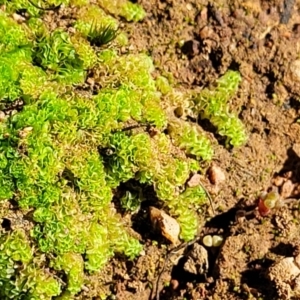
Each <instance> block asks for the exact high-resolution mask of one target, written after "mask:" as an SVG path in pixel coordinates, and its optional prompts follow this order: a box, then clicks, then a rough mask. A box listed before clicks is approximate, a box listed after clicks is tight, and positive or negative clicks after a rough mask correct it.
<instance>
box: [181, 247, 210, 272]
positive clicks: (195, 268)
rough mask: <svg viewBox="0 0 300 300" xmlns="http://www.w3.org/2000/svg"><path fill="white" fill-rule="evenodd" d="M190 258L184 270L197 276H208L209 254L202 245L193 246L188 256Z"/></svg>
mask: <svg viewBox="0 0 300 300" xmlns="http://www.w3.org/2000/svg"><path fill="white" fill-rule="evenodd" d="M187 256H188V258H187V261H186V262H185V264H184V266H183V268H184V270H185V271H186V272H189V273H191V274H195V275H201V274H206V273H207V271H208V253H207V250H206V249H205V248H204V247H203V246H202V245H200V244H197V243H195V244H193V246H192V249H191V250H190V251H189V252H188V254H187Z"/></svg>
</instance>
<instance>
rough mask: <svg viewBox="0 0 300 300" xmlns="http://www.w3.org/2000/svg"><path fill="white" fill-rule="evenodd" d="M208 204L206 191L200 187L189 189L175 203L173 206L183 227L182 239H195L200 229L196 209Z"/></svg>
mask: <svg viewBox="0 0 300 300" xmlns="http://www.w3.org/2000/svg"><path fill="white" fill-rule="evenodd" d="M204 203H206V194H205V191H204V190H203V189H202V188H201V187H200V186H196V187H192V188H191V187H189V188H187V189H186V190H185V191H184V192H183V193H182V194H180V195H179V197H178V198H177V199H176V201H174V203H173V205H171V206H172V209H173V212H174V214H175V215H178V221H179V223H180V225H181V232H180V237H181V238H182V239H183V240H185V241H189V240H191V239H193V238H194V236H195V235H196V234H197V231H198V229H199V221H198V217H197V214H196V213H195V209H197V208H199V206H201V205H203V204H204Z"/></svg>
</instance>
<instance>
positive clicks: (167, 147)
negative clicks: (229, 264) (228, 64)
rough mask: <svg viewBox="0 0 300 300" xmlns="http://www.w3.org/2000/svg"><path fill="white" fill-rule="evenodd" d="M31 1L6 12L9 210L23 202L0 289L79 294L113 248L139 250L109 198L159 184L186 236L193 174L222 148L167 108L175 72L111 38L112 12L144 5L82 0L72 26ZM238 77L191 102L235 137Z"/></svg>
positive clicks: (3, 164) (23, 294)
mask: <svg viewBox="0 0 300 300" xmlns="http://www.w3.org/2000/svg"><path fill="white" fill-rule="evenodd" d="M33 2H34V1H29V2H27V0H26V1H25V0H13V1H10V2H7V12H6V13H5V12H0V50H1V51H0V52H1V53H0V101H1V102H0V105H1V106H0V108H1V110H3V112H1V114H0V148H1V151H0V180H1V182H0V183H1V184H0V201H1V202H0V208H1V209H0V218H2V219H3V218H7V219H9V220H10V216H11V215H12V214H15V212H16V211H17V212H18V219H19V221H18V222H15V221H14V222H12V224H11V226H10V228H7V230H4V229H2V230H1V231H0V260H1V261H0V298H1V299H36V300H42V299H52V298H53V297H58V298H57V299H74V296H75V295H78V294H79V293H80V292H81V291H82V290H83V288H84V285H85V284H86V283H88V282H89V276H90V275H93V274H95V273H97V272H99V271H100V270H101V269H103V267H104V266H105V265H106V263H107V262H108V261H109V259H110V258H112V257H113V256H114V254H115V253H122V254H124V255H125V256H127V257H128V259H134V258H135V257H136V256H138V255H139V254H140V253H141V250H142V248H143V246H142V244H141V243H140V241H138V240H137V239H136V238H133V237H132V236H131V235H130V234H129V233H128V231H127V229H126V226H125V225H124V223H123V221H122V218H121V216H120V215H119V214H118V213H117V212H116V210H115V209H114V206H113V205H112V199H113V196H114V194H115V191H117V189H118V188H119V187H120V185H121V184H122V183H126V182H127V181H129V180H134V182H136V183H137V184H140V185H151V186H153V188H154V190H155V192H156V195H157V197H158V198H159V199H160V200H161V201H162V202H163V203H164V205H165V207H166V209H168V210H169V212H170V214H171V215H172V216H174V217H175V218H177V220H178V222H179V223H180V225H181V238H182V239H183V240H185V241H188V240H191V239H192V238H193V237H194V236H195V234H196V233H197V229H198V227H199V216H198V215H197V214H196V213H195V211H196V210H197V209H200V206H201V205H202V204H204V203H205V202H206V197H205V193H204V191H203V190H202V188H200V187H194V188H185V183H186V181H187V180H188V178H189V177H190V175H191V174H192V173H194V172H198V171H200V165H199V160H210V159H211V158H212V156H213V150H212V146H211V143H210V141H209V139H208V138H207V137H206V136H205V134H204V133H203V132H202V131H201V130H200V129H199V128H198V127H197V126H196V124H191V123H189V122H186V121H184V120H181V119H178V118H175V117H174V116H171V115H170V114H169V113H167V112H166V111H167V110H166V109H165V108H166V107H168V105H169V104H168V103H167V102H168V101H167V100H166V103H164V107H163V106H162V101H161V100H162V97H165V99H168V97H170V95H171V94H172V92H174V91H173V88H172V87H171V86H169V85H168V83H167V80H166V78H163V77H159V78H158V80H157V82H156V81H155V80H154V79H153V78H152V76H151V72H152V71H153V70H154V66H153V63H152V60H151V59H150V58H149V57H148V56H147V55H145V54H130V53H128V54H124V55H119V54H118V51H117V48H116V47H117V45H118V44H122V43H123V42H124V41H125V40H126V39H124V35H123V37H122V38H121V39H120V40H119V41H117V43H116V44H114V43H112V44H111V42H113V40H114V39H115V38H116V39H118V36H122V32H120V31H119V30H118V31H117V29H118V22H117V20H116V19H115V18H114V17H113V16H111V15H107V14H106V13H105V11H109V12H110V13H111V14H113V15H114V16H116V15H119V16H122V17H124V18H126V19H127V20H128V21H139V20H141V19H142V18H143V16H144V15H145V13H144V11H143V10H142V8H141V7H140V6H138V5H136V4H133V3H130V2H128V1H125V0H122V1H115V2H113V3H114V4H112V3H111V2H107V3H106V1H98V4H99V5H100V6H101V8H100V7H98V6H95V5H85V2H80V3H79V2H78V1H77V2H78V3H77V2H76V1H75V2H74V1H73V2H72V4H73V5H75V6H77V7H78V10H77V14H76V20H74V22H73V23H72V25H73V26H74V28H75V29H76V32H73V33H69V32H67V31H66V30H64V29H62V28H57V29H55V30H50V29H47V27H46V26H44V24H43V21H42V19H39V16H40V15H42V14H43V13H44V11H43V10H40V9H38V8H37V7H38V6H40V5H41V4H40V3H36V4H37V5H32V3H33ZM3 3H4V2H3ZM34 4H35V2H34ZM56 4H57V3H56V2H55V1H52V2H51V1H50V2H49V3H48V5H56ZM58 4H60V3H58ZM87 4H88V3H87ZM64 5H68V2H67V1H66V2H64ZM20 9H27V11H28V13H29V14H28V16H30V18H29V19H28V20H26V22H23V23H22V24H19V23H17V22H16V21H14V20H13V19H12V18H11V17H10V13H12V12H15V11H16V10H20ZM117 35H118V36H117ZM121 40H123V42H122V43H121V42H120V41H121ZM108 45H109V46H108ZM88 74H93V80H94V87H95V88H94V90H93V91H90V92H88V91H87V89H86V84H85V81H86V78H87V75H88ZM226 76H227V77H226ZM228 76H229V77H228ZM239 80H240V79H239V78H238V75H237V74H236V73H229V75H225V77H224V78H222V79H220V80H219V81H218V86H217V89H216V90H215V91H208V90H207V91H203V93H201V94H200V95H199V97H196V98H195V99H193V101H194V103H193V105H192V106H193V109H194V110H195V111H196V112H197V113H200V114H201V117H203V118H209V119H210V120H211V122H212V123H213V124H215V125H216V127H217V128H218V130H219V133H220V134H221V135H225V136H227V137H228V139H229V142H230V143H231V144H232V145H239V144H241V142H242V141H244V139H243V138H241V137H238V136H237V132H238V131H239V129H240V127H241V123H240V122H239V120H238V119H237V118H233V117H232V116H231V115H230V114H228V113H227V106H226V101H227V100H228V97H229V96H230V97H231V96H232V95H233V93H234V92H235V90H236V88H237V83H238V81H239ZM157 87H158V89H157ZM225 91H226V97H225V96H224V94H225ZM227 95H229V96H227ZM214 99H217V102H218V105H217V106H214V105H215V102H214ZM219 102H220V103H219ZM169 106H170V105H169ZM212 107H214V108H215V109H214V110H213V109H212ZM4 112H5V113H4ZM225 117H226V118H227V119H226V118H225ZM225 119H226V120H227V121H226V122H227V123H226V124H225V123H224V122H223V121H224V120H225ZM230 120H231V121H230ZM222 122H223V123H222ZM224 124H225V125H224ZM239 126H240V127H239ZM233 127H234V128H233ZM130 128H131V129H130ZM232 132H234V134H235V135H234V134H232ZM139 189H141V188H139ZM141 195H142V193H141V190H138V192H137V193H136V194H130V193H129V192H126V193H125V196H124V197H122V199H119V200H120V203H121V205H122V207H123V208H125V209H128V210H135V209H136V208H138V206H139V204H140V202H141V201H142V200H143V197H142V196H141Z"/></svg>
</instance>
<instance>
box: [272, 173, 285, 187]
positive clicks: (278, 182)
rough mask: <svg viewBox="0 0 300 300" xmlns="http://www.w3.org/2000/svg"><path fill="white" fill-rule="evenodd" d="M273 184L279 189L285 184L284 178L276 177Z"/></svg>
mask: <svg viewBox="0 0 300 300" xmlns="http://www.w3.org/2000/svg"><path fill="white" fill-rule="evenodd" d="M272 183H273V184H274V185H275V186H277V187H278V186H282V185H283V183H284V178H283V177H281V176H276V177H275V178H273V180H272Z"/></svg>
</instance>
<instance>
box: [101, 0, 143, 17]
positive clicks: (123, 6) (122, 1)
mask: <svg viewBox="0 0 300 300" xmlns="http://www.w3.org/2000/svg"><path fill="white" fill-rule="evenodd" d="M98 3H99V4H100V6H101V7H105V8H106V9H107V10H108V11H109V12H110V13H111V14H114V15H120V16H122V17H124V18H125V19H126V20H127V21H135V22H137V21H141V20H142V19H143V18H144V17H145V15H146V13H145V11H144V10H143V8H142V7H141V6H139V5H138V4H134V3H132V2H129V1H128V0H114V1H113V4H112V2H111V1H109V0H98Z"/></svg>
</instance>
